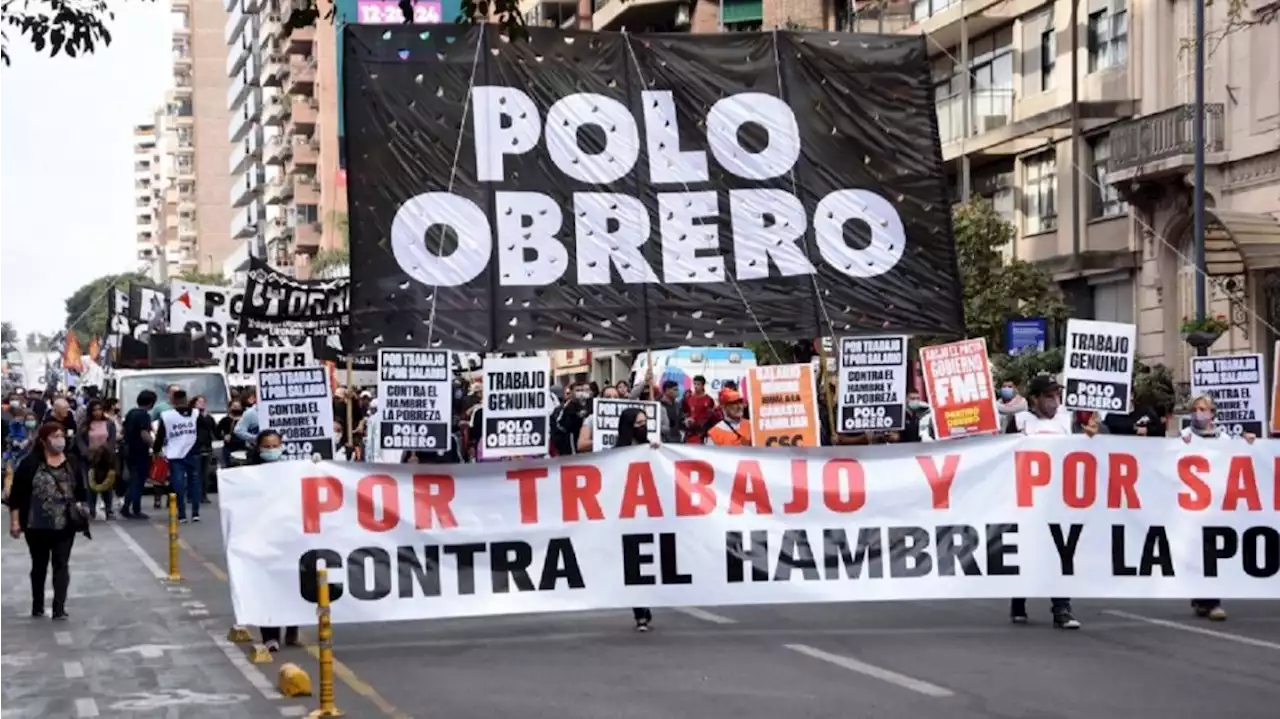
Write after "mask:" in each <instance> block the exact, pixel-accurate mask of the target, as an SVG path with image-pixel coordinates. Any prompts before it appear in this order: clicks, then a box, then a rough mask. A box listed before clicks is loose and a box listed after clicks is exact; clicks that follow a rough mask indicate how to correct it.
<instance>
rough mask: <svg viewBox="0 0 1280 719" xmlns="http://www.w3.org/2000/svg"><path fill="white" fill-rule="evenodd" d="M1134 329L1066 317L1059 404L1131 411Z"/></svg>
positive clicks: (1070, 407) (1115, 324)
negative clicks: (1064, 354) (1063, 385)
mask: <svg viewBox="0 0 1280 719" xmlns="http://www.w3.org/2000/svg"><path fill="white" fill-rule="evenodd" d="M1137 331H1138V328H1137V327H1135V326H1134V325H1131V324H1127V323H1124V322H1098V321H1095V320H1078V319H1074V318H1072V319H1069V320H1067V354H1066V356H1065V357H1064V358H1063V361H1062V375H1063V383H1064V384H1065V385H1066V386H1065V387H1064V388H1063V390H1064V391H1063V393H1062V406H1064V407H1066V408H1067V409H1069V410H1073V411H1074V410H1085V411H1093V412H1120V413H1125V412H1131V411H1133V403H1132V399H1133V391H1132V388H1133V352H1134V346H1135V345H1136V344H1137V343H1136V342H1135V340H1134V338H1135V337H1136V336H1137Z"/></svg>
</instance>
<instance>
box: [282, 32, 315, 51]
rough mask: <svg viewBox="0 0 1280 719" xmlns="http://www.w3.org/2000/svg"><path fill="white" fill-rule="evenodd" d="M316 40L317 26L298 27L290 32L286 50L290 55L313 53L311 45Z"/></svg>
mask: <svg viewBox="0 0 1280 719" xmlns="http://www.w3.org/2000/svg"><path fill="white" fill-rule="evenodd" d="M315 41H316V28H315V26H314V25H313V26H311V27H298V28H294V29H293V30H292V31H291V32H290V33H289V40H288V42H287V43H286V45H285V50H286V51H287V52H288V53H289V54H290V55H309V54H310V53H311V45H312V43H314V42H315Z"/></svg>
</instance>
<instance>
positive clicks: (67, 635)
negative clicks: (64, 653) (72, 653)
mask: <svg viewBox="0 0 1280 719" xmlns="http://www.w3.org/2000/svg"><path fill="white" fill-rule="evenodd" d="M53 641H55V642H57V643H58V646H60V647H69V646H71V632H54V633H53Z"/></svg>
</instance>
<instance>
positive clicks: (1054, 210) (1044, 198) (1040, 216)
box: [1022, 150, 1058, 235]
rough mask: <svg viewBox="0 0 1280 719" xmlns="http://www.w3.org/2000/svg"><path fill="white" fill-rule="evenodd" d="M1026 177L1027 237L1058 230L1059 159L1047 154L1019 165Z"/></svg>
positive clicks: (1027, 159) (1043, 153)
mask: <svg viewBox="0 0 1280 719" xmlns="http://www.w3.org/2000/svg"><path fill="white" fill-rule="evenodd" d="M1022 166H1023V170H1024V171H1025V172H1026V175H1027V182H1026V200H1027V202H1026V205H1027V207H1026V215H1027V234H1028V235H1034V234H1036V233H1038V232H1048V231H1049V230H1052V229H1054V228H1055V227H1057V226H1058V155H1057V150H1049V151H1047V152H1042V153H1040V154H1038V155H1032V156H1030V157H1027V158H1025V159H1024V160H1023V161H1022Z"/></svg>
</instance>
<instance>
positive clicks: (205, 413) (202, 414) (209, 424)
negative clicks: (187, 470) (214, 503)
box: [191, 394, 218, 502]
mask: <svg viewBox="0 0 1280 719" xmlns="http://www.w3.org/2000/svg"><path fill="white" fill-rule="evenodd" d="M191 407H192V409H193V410H194V411H195V413H196V452H198V453H199V455H200V469H199V470H198V471H197V472H196V476H197V477H198V478H199V485H198V489H199V492H200V498H201V500H202V501H205V502H207V501H209V494H208V489H209V485H211V484H212V483H213V482H214V481H215V479H214V478H215V476H216V472H215V471H214V464H213V442H214V439H215V438H216V437H217V436H218V423H217V422H215V421H214V420H213V417H211V416H210V415H209V410H208V407H209V403H208V400H206V399H205V397H204V395H202V394H198V395H196V396H195V398H193V399H192V400H191Z"/></svg>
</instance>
